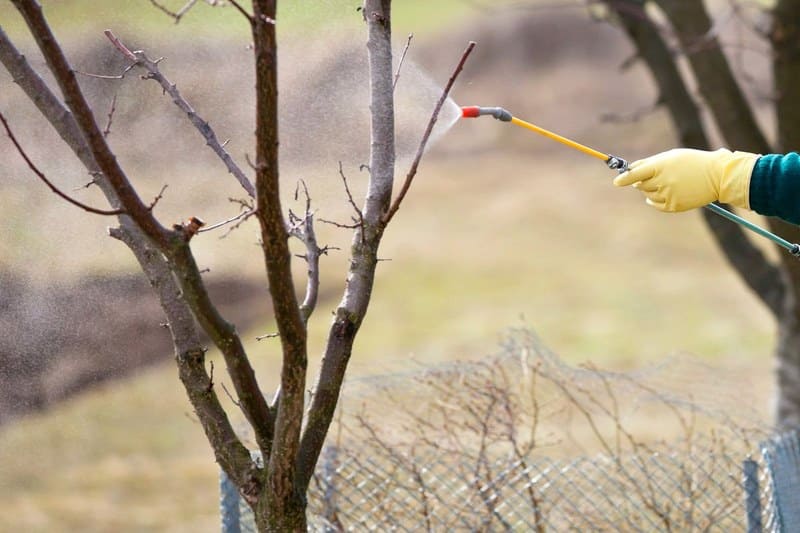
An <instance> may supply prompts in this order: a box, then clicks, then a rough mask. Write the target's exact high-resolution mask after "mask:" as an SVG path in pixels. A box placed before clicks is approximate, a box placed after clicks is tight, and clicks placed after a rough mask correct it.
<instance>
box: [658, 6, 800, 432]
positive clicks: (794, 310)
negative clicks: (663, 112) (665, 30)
mask: <svg viewBox="0 0 800 533" xmlns="http://www.w3.org/2000/svg"><path fill="white" fill-rule="evenodd" d="M656 3H657V4H658V5H659V6H660V7H661V9H662V10H663V11H664V13H665V14H666V16H667V18H668V19H669V21H670V23H671V24H672V26H673V28H674V29H675V32H676V34H677V36H678V39H679V41H680V45H681V47H682V48H683V51H684V52H685V53H686V55H687V58H688V60H689V63H690V65H691V67H692V70H693V72H694V74H695V78H696V79H697V83H698V88H699V90H700V93H701V94H702V95H703V97H704V100H705V103H706V105H707V106H708V108H709V110H710V111H711V114H712V115H713V117H714V121H715V122H716V124H717V125H718V126H719V129H720V132H721V133H722V135H723V137H724V138H725V141H726V142H727V144H728V145H729V146H730V147H731V148H732V149H734V150H746V151H751V152H756V153H762V154H763V153H769V152H770V151H772V149H771V148H770V146H769V145H768V143H767V141H766V139H765V137H764V135H763V134H762V133H761V131H760V129H759V127H758V124H757V123H756V121H755V117H754V113H753V110H752V108H751V107H750V106H749V104H748V103H747V100H746V98H745V97H744V93H743V92H742V90H741V88H740V87H739V84H738V82H737V81H736V78H735V76H734V74H733V71H732V69H731V67H730V64H729V63H728V60H727V58H726V57H725V54H724V53H723V52H722V49H721V47H720V45H719V41H718V40H717V39H716V37H715V36H714V32H713V31H712V30H713V28H712V23H711V17H710V16H709V14H708V12H707V11H706V8H705V6H704V4H703V2H702V1H701V0H656ZM774 13H775V25H774V27H773V32H772V42H773V49H774V52H775V55H774V57H775V60H774V69H775V82H776V92H777V93H778V94H779V95H783V98H782V97H780V96H779V98H778V100H777V101H776V112H777V113H776V114H777V116H778V117H779V122H780V124H781V126H779V144H780V149H781V150H783V149H784V147H792V146H795V147H796V146H798V145H799V144H800V124H798V123H796V122H793V121H792V119H791V117H794V116H796V113H797V112H796V109H794V106H793V105H792V104H793V101H794V99H793V98H792V96H791V95H792V89H793V87H794V86H793V85H789V84H790V83H793V82H794V81H796V79H797V78H798V77H799V76H800V74H798V72H800V63H798V60H797V48H798V45H797V42H796V34H797V26H796V23H795V22H791V23H789V22H787V21H796V20H797V17H798V14H800V7H798V2H797V0H782V1H780V2H779V3H778V5H777V6H776V8H775V10H774ZM787 117H789V118H787ZM769 225H770V228H771V229H772V230H773V231H775V232H776V233H778V234H780V235H782V236H784V238H786V239H788V240H790V241H793V242H797V240H798V239H800V227H798V226H795V225H793V224H789V223H787V222H784V221H781V220H778V219H775V218H770V219H769ZM780 258H781V259H780V267H781V268H780V270H781V274H780V276H779V280H780V282H782V291H781V292H780V294H779V298H778V300H777V301H773V302H772V305H770V303H769V302H768V301H766V300H765V303H767V305H768V306H769V308H770V310H771V311H772V312H773V314H774V315H775V318H776V320H777V322H778V338H777V346H776V350H775V356H776V361H777V401H776V412H775V424H776V425H777V426H778V427H781V428H788V427H793V426H796V425H798V423H800V342H798V340H800V315H799V313H800V310H798V305H797V304H798V302H800V262H798V261H797V260H796V259H795V258H793V257H791V256H790V255H789V254H787V253H785V252H784V251H783V250H781V251H780ZM762 271H763V269H762ZM762 279H763V276H762ZM776 281H777V280H776ZM773 298H774V296H773ZM762 299H763V297H762Z"/></svg>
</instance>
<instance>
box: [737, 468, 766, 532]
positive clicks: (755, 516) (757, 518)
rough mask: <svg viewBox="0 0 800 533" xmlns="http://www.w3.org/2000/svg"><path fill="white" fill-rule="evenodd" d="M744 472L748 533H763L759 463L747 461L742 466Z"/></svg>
mask: <svg viewBox="0 0 800 533" xmlns="http://www.w3.org/2000/svg"><path fill="white" fill-rule="evenodd" d="M742 466H743V468H742V470H743V472H744V480H743V481H744V509H745V513H746V514H747V533H761V532H762V531H763V529H762V527H761V491H760V490H759V488H758V463H757V462H755V461H754V460H752V459H749V458H748V459H745V460H744V464H743V465H742Z"/></svg>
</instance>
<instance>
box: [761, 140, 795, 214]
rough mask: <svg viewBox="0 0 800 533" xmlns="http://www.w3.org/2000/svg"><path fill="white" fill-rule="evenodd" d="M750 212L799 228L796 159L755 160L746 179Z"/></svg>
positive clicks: (774, 156)
mask: <svg viewBox="0 0 800 533" xmlns="http://www.w3.org/2000/svg"><path fill="white" fill-rule="evenodd" d="M750 208H751V209H752V210H753V211H755V212H757V213H760V214H762V215H767V216H776V217H780V218H782V219H784V220H787V221H789V222H791V223H793V224H800V155H798V154H797V153H796V152H790V153H788V154H786V155H779V154H768V155H765V156H762V157H760V158H759V159H758V161H757V162H756V164H755V167H753V173H752V176H751V177H750Z"/></svg>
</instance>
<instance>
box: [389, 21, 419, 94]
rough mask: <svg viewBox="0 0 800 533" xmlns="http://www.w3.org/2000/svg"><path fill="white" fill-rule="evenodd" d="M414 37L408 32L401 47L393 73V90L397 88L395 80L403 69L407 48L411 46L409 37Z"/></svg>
mask: <svg viewBox="0 0 800 533" xmlns="http://www.w3.org/2000/svg"><path fill="white" fill-rule="evenodd" d="M413 38H414V34H413V33H409V34H408V39H407V40H406V46H405V48H403V53H402V54H400V60H399V61H398V62H397V71H396V72H395V73H394V81H393V82H392V90H393V91H394V90H395V89H397V80H399V79H400V71H401V70H402V69H403V61H405V59H406V54H407V53H408V49H409V47H410V46H411V39H413Z"/></svg>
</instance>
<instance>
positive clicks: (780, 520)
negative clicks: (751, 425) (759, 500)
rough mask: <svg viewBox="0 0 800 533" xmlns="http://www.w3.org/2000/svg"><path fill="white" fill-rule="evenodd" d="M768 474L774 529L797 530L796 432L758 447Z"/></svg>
mask: <svg viewBox="0 0 800 533" xmlns="http://www.w3.org/2000/svg"><path fill="white" fill-rule="evenodd" d="M761 453H762V455H763V456H764V462H765V463H766V465H767V471H768V472H769V474H770V478H771V482H772V489H773V500H774V503H773V505H774V510H773V512H774V519H773V526H772V527H773V530H775V531H780V532H787V533H788V532H794V531H800V441H798V438H797V432H795V431H792V432H789V433H784V434H783V435H779V436H777V437H774V438H772V439H770V440H769V441H767V442H764V443H762V444H761Z"/></svg>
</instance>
